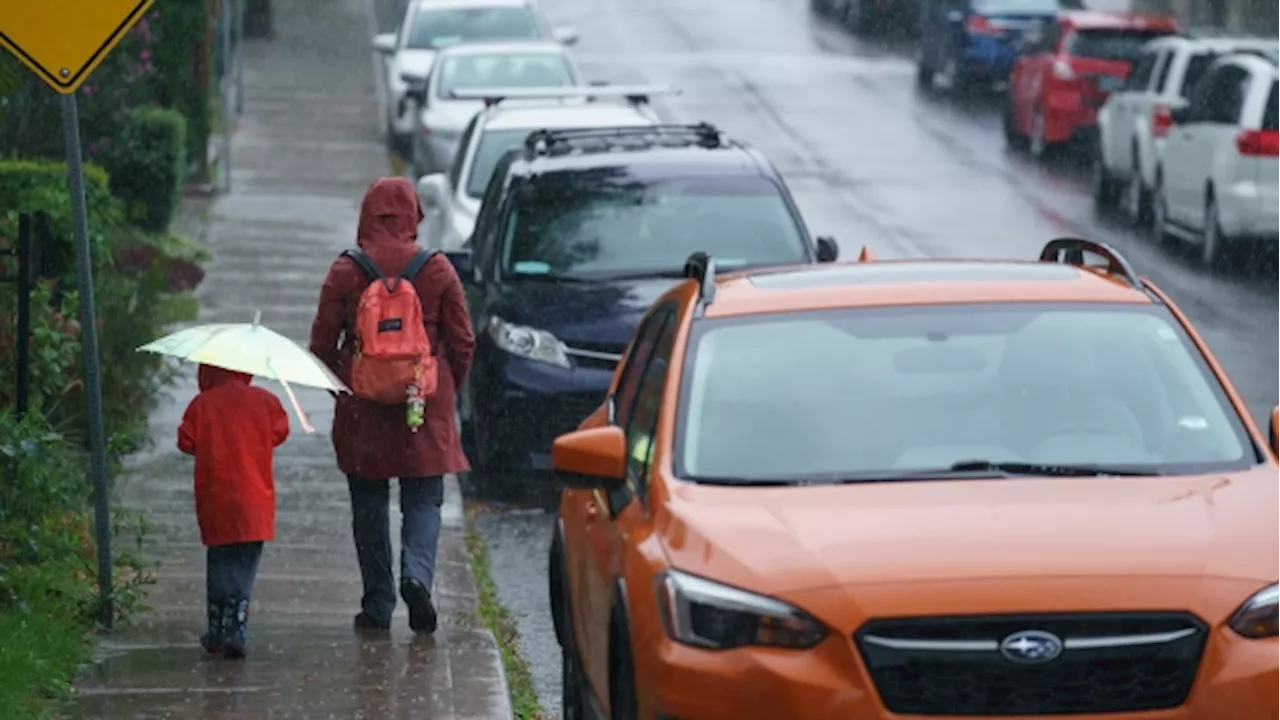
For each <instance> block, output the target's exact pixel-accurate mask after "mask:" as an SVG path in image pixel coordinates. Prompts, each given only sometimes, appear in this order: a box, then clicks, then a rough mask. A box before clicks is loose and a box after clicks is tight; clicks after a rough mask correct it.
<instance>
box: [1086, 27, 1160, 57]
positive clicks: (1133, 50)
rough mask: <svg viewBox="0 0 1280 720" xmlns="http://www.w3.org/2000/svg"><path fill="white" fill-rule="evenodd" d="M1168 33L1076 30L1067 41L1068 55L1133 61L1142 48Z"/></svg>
mask: <svg viewBox="0 0 1280 720" xmlns="http://www.w3.org/2000/svg"><path fill="white" fill-rule="evenodd" d="M1166 34H1167V33H1162V32H1151V31H1149V30H1110V29H1106V30H1104V29H1092V28H1091V29H1088V30H1076V31H1075V32H1073V33H1072V34H1071V37H1070V38H1069V39H1068V41H1067V47H1066V53H1067V54H1068V55H1073V56H1075V57H1081V58H1093V59H1095V60H1132V59H1134V58H1136V57H1137V56H1138V54H1139V53H1141V52H1142V46H1143V45H1146V44H1147V43H1148V42H1150V41H1151V40H1153V39H1155V38H1158V37H1163V36H1164V35H1166Z"/></svg>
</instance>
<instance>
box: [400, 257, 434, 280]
mask: <svg viewBox="0 0 1280 720" xmlns="http://www.w3.org/2000/svg"><path fill="white" fill-rule="evenodd" d="M438 254H440V251H439V250H434V249H432V250H419V251H418V253H417V254H416V255H414V256H413V258H412V259H410V260H409V264H408V265H405V266H404V271H403V272H401V273H400V279H402V280H409V281H412V280H413V279H414V278H415V277H417V275H418V273H420V272H422V268H423V267H425V266H426V264H427V263H428V262H430V260H431V258H433V257H435V256H436V255H438Z"/></svg>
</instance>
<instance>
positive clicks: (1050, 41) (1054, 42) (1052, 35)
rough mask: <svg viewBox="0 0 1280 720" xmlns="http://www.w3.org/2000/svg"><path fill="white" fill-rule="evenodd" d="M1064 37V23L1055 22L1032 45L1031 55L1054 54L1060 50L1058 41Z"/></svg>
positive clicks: (1029, 49)
mask: <svg viewBox="0 0 1280 720" xmlns="http://www.w3.org/2000/svg"><path fill="white" fill-rule="evenodd" d="M1061 37H1062V23H1060V22H1058V21H1057V20H1054V21H1053V22H1050V23H1049V24H1048V25H1047V26H1046V27H1045V28H1044V32H1042V33H1041V34H1040V36H1039V37H1038V38H1037V39H1036V40H1035V42H1033V43H1031V46H1030V47H1029V48H1028V52H1029V53H1031V54H1038V53H1052V52H1056V51H1057V49H1058V40H1059V39H1060V38H1061Z"/></svg>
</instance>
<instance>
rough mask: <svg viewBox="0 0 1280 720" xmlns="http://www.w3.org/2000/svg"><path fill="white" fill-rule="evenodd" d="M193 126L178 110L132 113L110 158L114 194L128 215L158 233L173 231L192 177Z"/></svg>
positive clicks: (123, 123)
mask: <svg viewBox="0 0 1280 720" xmlns="http://www.w3.org/2000/svg"><path fill="white" fill-rule="evenodd" d="M186 138H187V122H186V120H185V119H183V117H182V114H181V113H179V112H177V111H175V110H165V109H162V108H137V109H134V110H131V111H129V113H128V115H127V116H126V117H125V119H124V121H123V122H122V123H121V125H120V134H119V136H118V137H117V138H116V139H115V141H114V142H112V143H111V151H110V152H109V153H108V154H107V155H106V156H105V157H104V161H105V162H106V165H107V171H108V173H109V174H110V177H111V182H110V188H111V192H112V194H114V195H115V196H116V197H117V198H119V199H120V200H121V201H122V202H123V203H124V208H125V214H126V216H127V217H128V218H129V220H130V221H132V222H133V223H134V224H136V225H137V226H138V227H140V228H143V229H145V230H150V231H152V232H164V231H165V230H167V229H168V228H169V223H170V222H171V221H172V220H173V215H174V213H175V212H176V211H177V209H178V200H179V198H180V196H181V191H182V184H183V181H184V180H185V179H186V177H187V145H186V142H187V139H186Z"/></svg>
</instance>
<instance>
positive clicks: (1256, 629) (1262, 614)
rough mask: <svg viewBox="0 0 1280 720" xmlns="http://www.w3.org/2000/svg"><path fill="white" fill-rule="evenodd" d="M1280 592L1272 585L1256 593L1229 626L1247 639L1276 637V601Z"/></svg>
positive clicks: (1230, 621)
mask: <svg viewBox="0 0 1280 720" xmlns="http://www.w3.org/2000/svg"><path fill="white" fill-rule="evenodd" d="M1278 596H1280V592H1278V591H1277V589H1276V584H1275V583H1272V584H1271V585H1270V586H1269V587H1265V588H1263V589H1261V590H1259V591H1258V592H1256V593H1254V595H1253V597H1251V598H1249V599H1248V600H1246V601H1245V602H1244V604H1243V605H1241V606H1240V609H1239V610H1236V614H1235V615H1232V616H1231V619H1230V620H1229V621H1227V625H1228V626H1230V627H1231V629H1232V630H1235V631H1236V632H1238V633H1240V634H1241V635H1243V636H1245V637H1247V638H1266V637H1275V636H1276V618H1277V615H1276V599H1277V597H1278Z"/></svg>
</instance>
